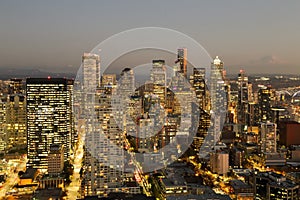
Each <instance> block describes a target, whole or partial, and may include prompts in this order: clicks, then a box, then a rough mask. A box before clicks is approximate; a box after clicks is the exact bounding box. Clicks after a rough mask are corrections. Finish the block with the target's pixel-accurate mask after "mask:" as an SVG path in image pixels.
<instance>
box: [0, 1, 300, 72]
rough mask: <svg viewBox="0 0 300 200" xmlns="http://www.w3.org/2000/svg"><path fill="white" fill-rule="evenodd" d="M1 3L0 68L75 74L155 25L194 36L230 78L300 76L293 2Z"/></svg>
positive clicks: (297, 28)
mask: <svg viewBox="0 0 300 200" xmlns="http://www.w3.org/2000/svg"><path fill="white" fill-rule="evenodd" d="M1 4H2V5H1V8H0V11H1V12H0V16H1V17H0V22H1V24H2V26H3V27H2V28H1V32H2V33H3V34H1V36H0V42H1V44H2V45H1V46H2V48H1V49H0V60H1V62H0V70H5V69H9V68H16V69H32V68H33V69H40V70H43V71H55V72H66V71H68V72H72V73H75V72H76V71H77V70H78V68H79V66H80V59H78V58H80V55H81V54H82V53H83V52H89V51H90V50H91V49H92V48H93V47H94V46H96V45H97V44H98V43H99V42H101V41H103V40H104V39H106V38H108V37H110V36H111V35H113V34H116V33H118V32H122V31H125V30H128V29H131V28H137V27H147V26H148V27H149V26H155V27H165V28H170V29H174V30H177V31H180V32H182V33H184V34H187V35H188V36H190V37H192V38H194V39H195V40H196V41H197V42H199V43H200V44H201V45H203V47H204V48H205V49H206V50H207V51H208V53H209V54H210V55H211V57H215V56H216V55H219V56H220V57H222V58H223V59H224V61H225V64H224V65H225V69H226V70H227V71H228V73H230V74H234V73H236V72H238V70H239V69H240V68H243V69H245V70H246V71H247V73H248V74H253V73H286V74H297V73H299V66H298V59H297V53H296V52H299V46H300V45H299V41H300V40H299V39H298V35H299V32H300V29H299V27H297V26H295V24H294V21H295V19H296V18H297V16H298V13H297V12H298V11H297V7H299V6H297V4H298V5H299V2H296V1H294V2H289V3H285V2H281V1H272V4H270V1H266V2H258V1H254V2H253V1H252V2H242V3H241V2H238V1H226V2H197V1H189V2H188V3H186V2H180V1H177V2H174V1H172V2H171V1H164V2H158V1H152V2H138V1H129V3H128V4H124V5H121V4H119V3H118V2H116V1H112V2H103V1H97V2H91V3H86V2H84V3H83V2H80V1H72V4H70V3H69V2H67V1H65V2H51V3H49V2H47V3H45V2H43V3H39V2H33V1H29V2H26V3H22V2H18V3H15V2H8V1H7V2H3V3H1ZM271 5H272V6H271ZM181 9H183V11H182V10H181ZM182 12H184V14H183V15H181V14H180V13H182ZM212 13H213V14H212ZM108 22H109V23H108ZM87 33H88V34H87ZM127 63H129V64H130V62H127ZM127 63H126V64H127ZM124 67H125V66H124ZM131 67H134V66H131ZM197 67H198V66H197Z"/></svg>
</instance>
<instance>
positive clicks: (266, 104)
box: [258, 86, 273, 122]
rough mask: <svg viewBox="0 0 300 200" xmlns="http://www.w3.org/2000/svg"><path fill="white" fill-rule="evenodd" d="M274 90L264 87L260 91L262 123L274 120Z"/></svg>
mask: <svg viewBox="0 0 300 200" xmlns="http://www.w3.org/2000/svg"><path fill="white" fill-rule="evenodd" d="M272 96H273V94H272V90H271V87H269V86H268V87H262V88H260V89H259V91H258V104H259V117H260V122H267V121H271V120H272V110H271V105H272V102H271V100H272Z"/></svg>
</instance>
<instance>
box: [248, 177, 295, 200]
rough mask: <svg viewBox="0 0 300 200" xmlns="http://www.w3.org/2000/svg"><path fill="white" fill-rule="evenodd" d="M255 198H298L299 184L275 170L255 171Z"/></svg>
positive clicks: (293, 199)
mask: <svg viewBox="0 0 300 200" xmlns="http://www.w3.org/2000/svg"><path fill="white" fill-rule="evenodd" d="M253 186H254V196H255V199H291V200H297V199H298V190H299V185H298V184H295V183H294V182H292V181H291V180H288V179H287V178H286V177H285V176H283V175H281V174H277V173H275V172H255V173H254V175H253Z"/></svg>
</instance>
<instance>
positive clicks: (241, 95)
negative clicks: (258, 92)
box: [237, 70, 250, 125]
mask: <svg viewBox="0 0 300 200" xmlns="http://www.w3.org/2000/svg"><path fill="white" fill-rule="evenodd" d="M248 89H249V84H248V76H247V75H246V74H245V71H244V70H240V73H239V75H238V104H237V109H238V122H239V123H241V124H244V125H249V123H250V122H249V111H248V110H249V108H248V106H249V104H248V99H249V98H248V97H249V91H248Z"/></svg>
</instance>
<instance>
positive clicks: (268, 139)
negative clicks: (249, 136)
mask: <svg viewBox="0 0 300 200" xmlns="http://www.w3.org/2000/svg"><path fill="white" fill-rule="evenodd" d="M276 127H277V125H276V124H275V123H271V122H266V123H262V124H261V126H260V142H261V148H260V149H261V152H262V153H276V152H277V145H276V142H277V141H276Z"/></svg>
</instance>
